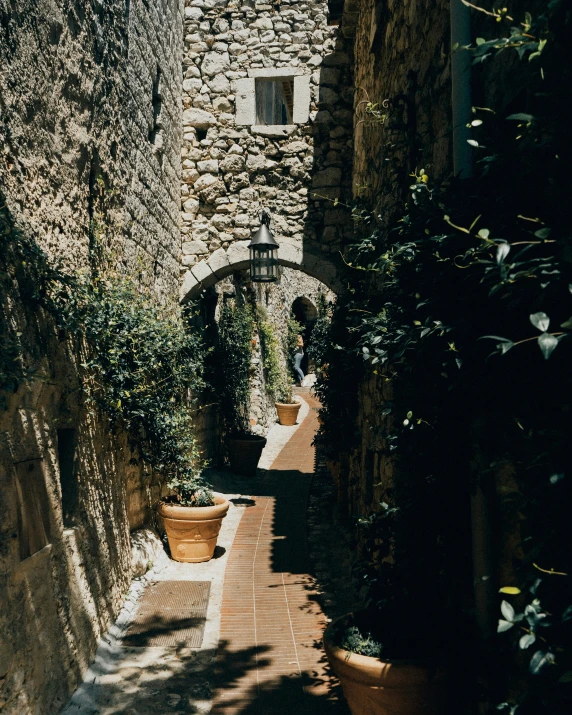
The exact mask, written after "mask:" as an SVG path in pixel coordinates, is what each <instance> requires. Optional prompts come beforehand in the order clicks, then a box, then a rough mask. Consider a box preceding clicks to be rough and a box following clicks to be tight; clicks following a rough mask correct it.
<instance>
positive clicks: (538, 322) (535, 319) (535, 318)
mask: <svg viewBox="0 0 572 715" xmlns="http://www.w3.org/2000/svg"><path fill="white" fill-rule="evenodd" d="M529 318H530V322H531V323H532V324H533V325H534V327H535V328H538V330H542V332H546V331H547V330H548V327H549V326H550V318H549V317H548V316H547V315H546V313H543V312H539V313H532V315H530V316H529Z"/></svg>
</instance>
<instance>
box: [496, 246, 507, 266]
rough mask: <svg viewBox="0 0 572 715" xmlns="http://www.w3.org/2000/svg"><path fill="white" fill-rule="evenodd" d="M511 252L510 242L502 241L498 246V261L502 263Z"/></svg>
mask: <svg viewBox="0 0 572 715" xmlns="http://www.w3.org/2000/svg"><path fill="white" fill-rule="evenodd" d="M509 253H510V244H508V243H501V244H499V247H498V248H497V263H498V264H499V266H500V264H501V263H502V262H503V261H504V259H505V258H506V257H507V256H508V254H509Z"/></svg>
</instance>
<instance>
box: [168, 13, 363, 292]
mask: <svg viewBox="0 0 572 715" xmlns="http://www.w3.org/2000/svg"><path fill="white" fill-rule="evenodd" d="M338 30H339V28H338V27H337V26H335V25H329V24H328V7H327V3H326V2H324V1H321V2H312V3H310V2H297V1H295V0H285V1H284V2H282V3H281V4H280V5H276V4H270V3H266V2H265V1H263V2H260V1H258V0H256V1H255V2H254V3H249V4H242V5H241V4H239V3H238V2H236V1H234V0H231V2H228V3H219V2H215V1H214V0H187V3H186V8H185V54H184V59H183V68H184V81H183V104H184V112H183V127H184V129H183V131H184V135H183V150H182V162H183V173H182V177H183V183H182V208H183V213H182V222H183V223H182V226H183V227H182V233H183V242H182V258H181V269H182V273H183V296H186V295H187V294H188V293H189V291H191V290H193V289H194V288H195V287H196V286H197V285H198V284H199V285H209V284H211V283H212V282H214V281H215V280H216V279H217V278H220V277H223V275H224V272H220V271H221V269H223V268H224V267H228V264H229V262H230V264H235V263H237V262H239V261H240V260H241V259H242V258H243V251H242V249H243V248H244V247H245V246H246V245H247V244H248V241H249V240H250V237H251V235H252V232H253V230H254V229H256V228H257V227H258V226H259V225H260V213H261V209H262V208H266V209H268V210H270V212H271V214H272V219H273V221H272V226H271V228H272V230H273V232H274V234H275V237H276V240H277V241H278V243H279V244H280V246H281V250H284V249H286V248H289V249H291V254H292V255H294V256H296V255H298V256H299V258H298V259H297V260H295V259H292V264H296V263H298V264H299V263H302V260H303V258H305V257H306V256H308V255H312V254H314V255H318V256H328V257H329V259H331V261H332V262H333V263H335V262H336V261H337V260H338V251H339V249H340V247H341V245H342V243H343V241H344V239H345V238H347V237H348V235H349V234H350V229H351V226H350V217H349V214H348V212H347V211H346V210H345V209H343V208H342V207H341V206H337V205H336V206H335V205H334V203H333V202H334V200H335V199H342V200H346V199H348V198H349V197H350V196H351V172H350V171H349V167H350V165H351V157H352V123H353V116H352V110H351V107H352V101H353V91H352V86H351V52H349V51H348V49H347V47H346V46H345V44H344V38H343V37H341V36H340V35H339V32H338ZM276 77H278V78H282V79H284V78H285V79H286V80H287V82H286V85H287V87H286V89H284V91H285V92H290V91H291V92H292V103H293V108H292V113H291V116H290V117H289V118H287V120H286V121H288V122H289V123H288V124H278V125H268V124H265V123H264V121H265V120H264V119H263V118H262V119H261V118H260V116H258V117H257V114H256V112H257V109H256V101H257V100H256V96H257V92H258V91H259V88H260V86H261V85H260V83H261V82H262V83H263V82H265V81H271V80H272V79H273V78H276ZM290 81H291V84H289V82H290ZM288 87H290V89H288ZM215 252H216V253H215ZM213 254H214V255H213ZM235 254H240V258H237V256H235ZM209 256H211V257H213V258H212V259H211V261H209V263H208V264H207V263H206V261H205V259H207V258H208V257H209ZM215 258H216V259H215ZM213 259H215V260H213ZM236 267H237V268H243V267H244V265H238V266H236ZM213 272H214V273H215V274H217V275H215V276H214V277H213ZM226 272H227V273H228V270H227V271H226ZM309 272H310V273H311V270H310V271H309ZM314 275H316V273H314ZM317 277H320V276H319V275H318V276H317ZM322 279H324V278H322Z"/></svg>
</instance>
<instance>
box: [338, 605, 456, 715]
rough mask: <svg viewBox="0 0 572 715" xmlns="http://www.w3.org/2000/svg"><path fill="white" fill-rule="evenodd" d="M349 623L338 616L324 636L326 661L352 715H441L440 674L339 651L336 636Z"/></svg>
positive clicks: (442, 682)
mask: <svg viewBox="0 0 572 715" xmlns="http://www.w3.org/2000/svg"><path fill="white" fill-rule="evenodd" d="M352 621H353V614H349V615H346V616H342V618H338V619H337V620H336V621H334V622H333V623H331V624H330V625H329V626H328V628H327V629H326V631H325V633H324V648H325V651H326V655H327V656H328V661H329V663H330V665H331V667H332V670H333V671H334V673H335V674H336V675H337V676H338V678H339V679H340V682H341V684H342V689H343V691H344V696H345V698H346V701H347V703H348V706H349V708H350V710H351V712H352V715H441V714H442V713H443V712H444V700H445V678H444V672H443V671H442V670H441V669H429V668H428V667H426V666H425V665H423V664H421V663H419V662H418V661H403V660H401V661H392V662H384V661H382V660H380V659H379V658H373V657H370V656H366V655H357V654H356V653H351V652H350V651H347V650H344V649H343V648H340V647H339V646H338V645H336V636H337V634H338V633H339V632H340V630H343V629H344V627H345V626H346V625H351V623H352Z"/></svg>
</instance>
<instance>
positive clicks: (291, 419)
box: [274, 375, 302, 426]
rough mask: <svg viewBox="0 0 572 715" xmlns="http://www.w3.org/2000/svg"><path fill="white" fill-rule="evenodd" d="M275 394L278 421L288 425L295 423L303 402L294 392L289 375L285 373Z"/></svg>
mask: <svg viewBox="0 0 572 715" xmlns="http://www.w3.org/2000/svg"><path fill="white" fill-rule="evenodd" d="M275 396H276V402H275V403H274V404H275V406H276V413H277V415H278V422H279V423H280V424H281V425H286V426H291V425H295V424H296V420H297V419H298V412H299V411H300V407H302V403H301V402H300V400H299V399H298V398H297V397H294V395H293V394H292V385H291V384H290V381H289V379H288V376H287V375H284V376H283V379H282V380H281V381H280V383H279V384H278V385H277V387H276V392H275Z"/></svg>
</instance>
